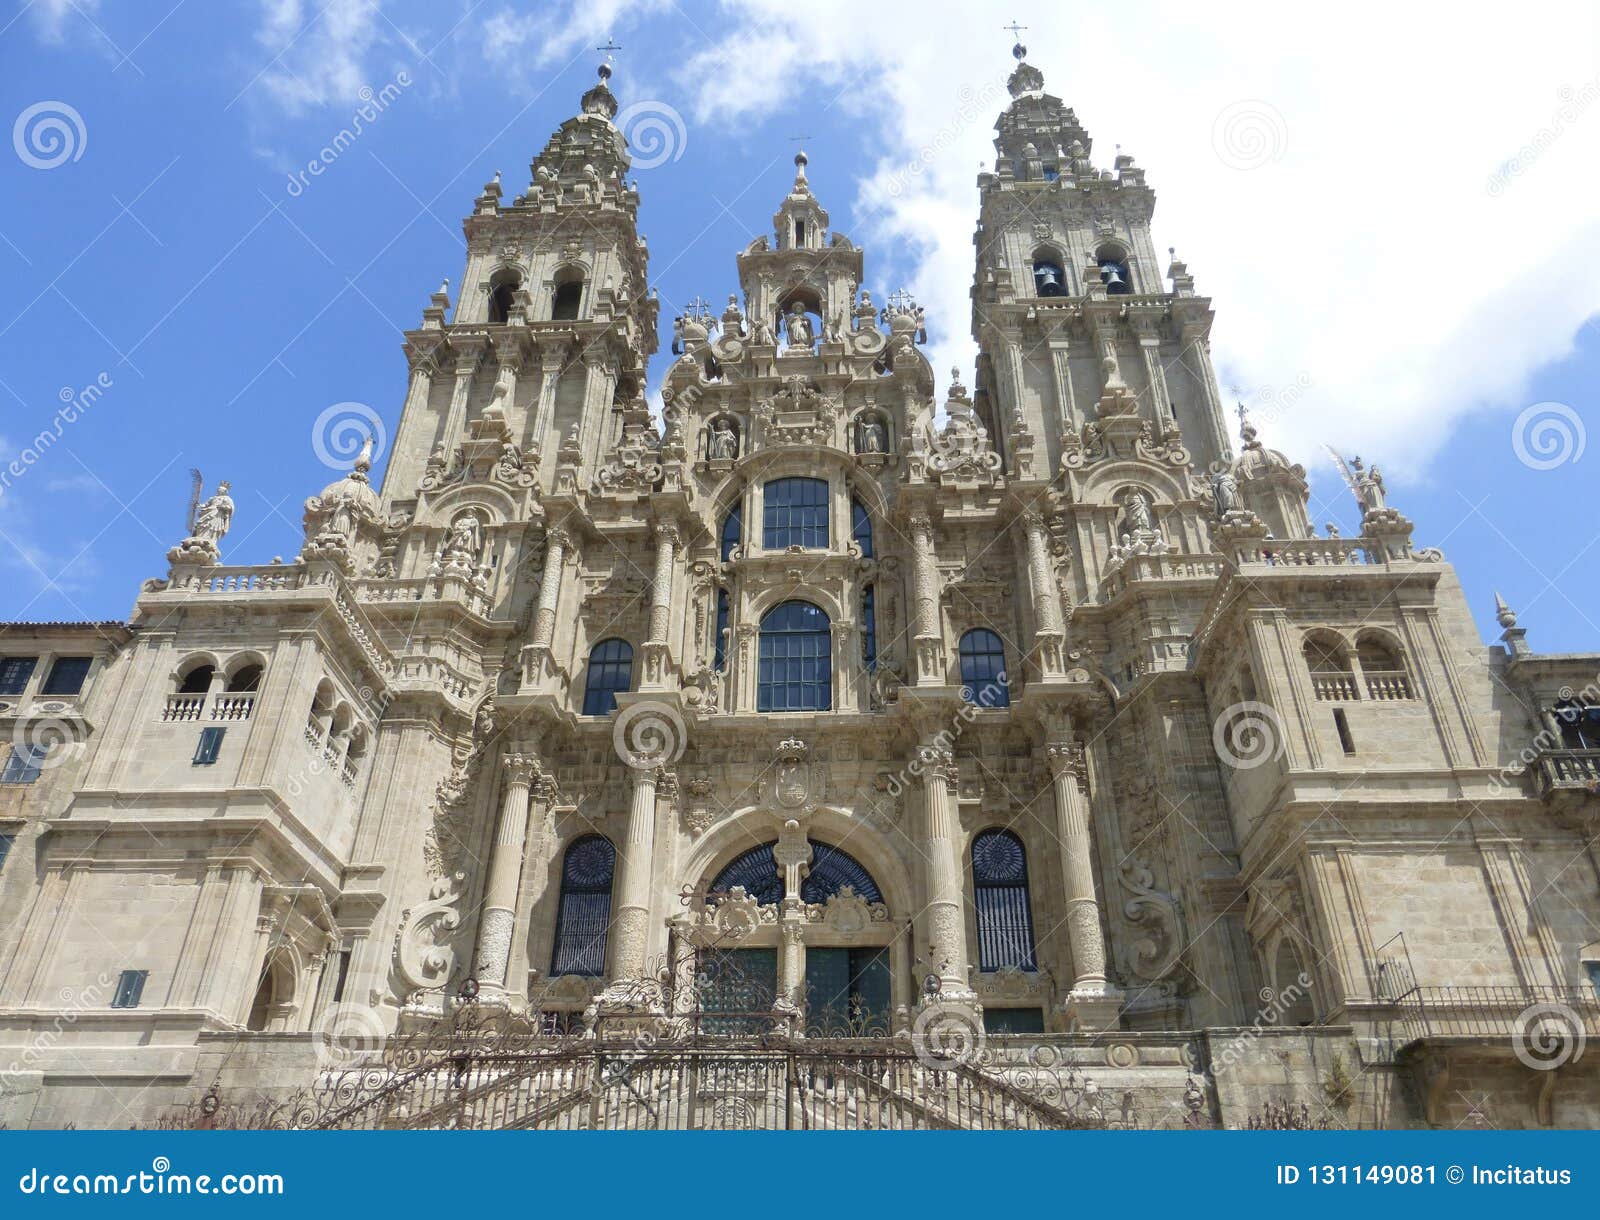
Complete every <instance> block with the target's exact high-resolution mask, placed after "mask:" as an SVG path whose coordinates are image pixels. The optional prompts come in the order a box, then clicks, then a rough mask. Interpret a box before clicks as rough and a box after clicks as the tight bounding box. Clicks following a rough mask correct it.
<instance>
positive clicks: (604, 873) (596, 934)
mask: <svg viewBox="0 0 1600 1220" xmlns="http://www.w3.org/2000/svg"><path fill="white" fill-rule="evenodd" d="M616 870H617V852H616V849H615V848H614V847H612V846H611V843H610V842H609V841H608V840H606V839H603V838H601V837H600V836H599V835H585V836H584V837H583V838H581V839H574V840H573V841H572V844H571V846H569V847H568V848H567V854H566V856H565V857H564V858H563V860H562V862H561V905H560V908H559V909H558V910H557V912H556V946H555V951H554V952H553V953H552V954H551V955H550V973H551V975H552V976H558V975H563V974H582V975H588V976H590V977H592V978H597V977H599V976H600V975H603V974H604V973H605V972H606V931H607V929H608V928H610V926H611V879H612V876H613V874H615V872H616Z"/></svg>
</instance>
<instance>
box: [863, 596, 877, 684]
mask: <svg viewBox="0 0 1600 1220" xmlns="http://www.w3.org/2000/svg"><path fill="white" fill-rule="evenodd" d="M875 588H876V586H874V585H868V586H867V587H866V588H865V589H863V590H861V663H862V664H863V665H865V666H866V667H867V672H868V673H872V672H873V671H874V670H876V669H877V668H878V597H877V594H876V593H875V592H874V589H875Z"/></svg>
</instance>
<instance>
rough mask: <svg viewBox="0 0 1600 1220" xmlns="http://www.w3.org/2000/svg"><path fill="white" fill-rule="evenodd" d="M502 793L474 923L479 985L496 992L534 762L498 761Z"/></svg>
mask: <svg viewBox="0 0 1600 1220" xmlns="http://www.w3.org/2000/svg"><path fill="white" fill-rule="evenodd" d="M501 765H502V767H503V768H504V770H505V777H506V782H505V791H504V793H503V794H502V796H501V798H500V816H499V819H498V820H497V821H496V823H495V832H494V847H493V848H492V849H491V854H490V856H489V880H488V881H487V883H485V885H484V890H483V917H482V918H481V919H480V920H479V921H478V961H477V975H478V982H479V983H480V984H482V985H483V986H485V987H488V988H492V989H495V990H500V989H503V988H504V987H505V985H506V969H507V967H508V965H509V964H510V960H511V936H512V932H513V930H514V928H515V926H516V919H517V914H516V912H517V887H518V885H519V883H520V882H521V880H522V853H523V847H524V845H525V844H526V843H527V839H528V812H529V809H530V806H531V802H530V799H529V798H530V795H531V793H532V791H533V780H534V777H535V775H537V773H538V770H539V766H538V762H537V761H536V760H535V759H534V758H532V757H531V756H530V755H526V754H509V755H507V756H506V757H505V759H504V760H503V761H502V764H501Z"/></svg>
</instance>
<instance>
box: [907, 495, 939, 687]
mask: <svg viewBox="0 0 1600 1220" xmlns="http://www.w3.org/2000/svg"><path fill="white" fill-rule="evenodd" d="M911 550H912V563H913V565H914V567H913V571H912V579H913V581H914V582H915V590H914V593H913V596H914V597H915V599H916V637H915V646H916V661H917V672H916V683H917V685H919V686H939V685H942V684H943V683H944V633H943V632H942V631H941V630H940V628H939V569H938V566H937V564H936V563H935V561H934V555H933V521H932V519H931V518H929V516H928V515H927V514H926V513H915V514H913V515H912V517H911Z"/></svg>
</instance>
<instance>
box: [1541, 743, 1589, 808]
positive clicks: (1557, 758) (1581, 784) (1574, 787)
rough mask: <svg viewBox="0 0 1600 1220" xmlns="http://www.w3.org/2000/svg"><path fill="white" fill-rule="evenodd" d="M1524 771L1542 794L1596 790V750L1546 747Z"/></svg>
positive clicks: (1579, 792)
mask: <svg viewBox="0 0 1600 1220" xmlns="http://www.w3.org/2000/svg"><path fill="white" fill-rule="evenodd" d="M1528 771H1529V774H1531V775H1532V776H1533V783H1534V787H1535V788H1537V789H1538V792H1539V795H1540V796H1542V797H1546V798H1548V797H1550V796H1552V795H1555V794H1557V793H1578V794H1590V795H1593V794H1597V793H1600V750H1546V751H1544V752H1543V753H1542V754H1540V755H1539V756H1538V757H1537V758H1536V759H1534V760H1533V762H1532V764H1531V765H1530V766H1529V768H1528Z"/></svg>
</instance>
